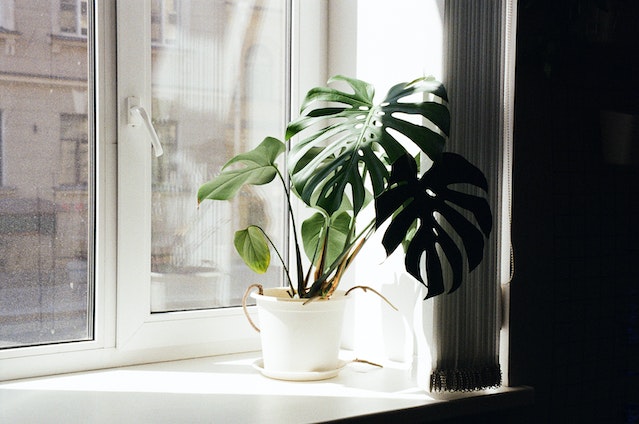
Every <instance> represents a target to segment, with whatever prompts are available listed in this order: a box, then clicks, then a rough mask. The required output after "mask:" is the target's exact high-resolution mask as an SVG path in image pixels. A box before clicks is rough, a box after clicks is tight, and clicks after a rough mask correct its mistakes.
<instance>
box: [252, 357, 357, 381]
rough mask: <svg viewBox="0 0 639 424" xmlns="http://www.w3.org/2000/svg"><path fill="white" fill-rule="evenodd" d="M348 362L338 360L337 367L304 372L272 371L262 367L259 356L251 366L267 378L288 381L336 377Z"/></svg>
mask: <svg viewBox="0 0 639 424" xmlns="http://www.w3.org/2000/svg"><path fill="white" fill-rule="evenodd" d="M347 363H348V362H346V361H339V363H338V365H337V368H335V369H332V370H326V371H306V372H293V371H273V370H267V369H265V368H264V361H263V360H262V359H261V358H260V359H258V360H256V361H255V362H253V368H255V369H256V370H258V371H259V372H260V373H261V374H262V375H263V376H265V377H268V378H274V379H276V380H288V381H317V380H327V379H329V378H333V377H336V376H337V374H339V372H340V371H341V370H342V368H344V367H345V366H346V364H347Z"/></svg>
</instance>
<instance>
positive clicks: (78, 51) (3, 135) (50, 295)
mask: <svg viewBox="0 0 639 424" xmlns="http://www.w3.org/2000/svg"><path fill="white" fill-rule="evenodd" d="M76 4H77V2H76V1H61V2H38V3H33V2H15V3H14V8H13V10H12V12H13V16H14V19H15V30H16V31H17V33H18V35H17V36H16V39H15V45H14V48H13V49H12V50H10V51H9V50H5V49H2V51H0V117H1V119H0V125H2V127H1V128H0V140H1V145H0V163H1V164H2V165H1V169H2V178H0V348H7V347H18V346H28V345H36V344H45V343H56V342H67V341H75V340H88V339H91V338H92V337H93V330H92V316H93V312H92V306H91V305H92V302H91V301H90V293H92V291H93V290H92V283H89V278H88V275H89V274H90V272H89V271H88V270H89V269H90V266H89V261H90V258H91V257H92V248H91V246H92V240H91V237H90V236H89V234H92V230H93V229H92V226H91V223H92V222H93V219H92V217H91V214H90V211H91V210H92V208H91V207H89V205H90V204H91V201H90V192H91V189H90V186H89V184H88V182H89V181H91V180H92V178H90V177H89V169H91V168H93V166H92V160H91V159H90V154H91V153H90V151H92V149H91V148H90V147H89V142H88V140H89V139H90V138H91V139H92V137H89V134H90V131H89V127H90V125H89V119H88V114H87V111H88V95H87V93H88V83H87V80H88V72H87V42H86V41H85V40H82V41H81V40H78V41H74V42H73V43H67V44H64V45H63V46H61V45H60V44H57V43H55V42H52V34H51V32H52V31H51V22H56V17H57V19H59V21H58V22H59V24H60V29H61V30H62V31H71V32H76V31H77V25H76V22H77V21H76V13H77V11H78V10H80V9H76ZM36 5H37V6H36ZM85 7H86V3H85ZM84 10H85V14H86V9H84ZM85 19H86V16H85Z"/></svg>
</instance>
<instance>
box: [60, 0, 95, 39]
mask: <svg viewBox="0 0 639 424" xmlns="http://www.w3.org/2000/svg"><path fill="white" fill-rule="evenodd" d="M88 7H89V5H88V2H87V1H85V0H60V12H59V13H60V15H59V23H60V32H61V33H63V34H69V35H77V36H83V37H86V36H87V23H88V20H87V16H88V15H87V12H88Z"/></svg>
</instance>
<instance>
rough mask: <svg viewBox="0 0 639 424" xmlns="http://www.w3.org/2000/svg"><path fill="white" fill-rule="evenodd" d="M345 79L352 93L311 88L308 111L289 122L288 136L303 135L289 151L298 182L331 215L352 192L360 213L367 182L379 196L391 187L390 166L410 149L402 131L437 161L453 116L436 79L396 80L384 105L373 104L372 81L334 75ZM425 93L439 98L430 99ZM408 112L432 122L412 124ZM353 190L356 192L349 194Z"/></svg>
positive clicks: (313, 202)
mask: <svg viewBox="0 0 639 424" xmlns="http://www.w3.org/2000/svg"><path fill="white" fill-rule="evenodd" d="M338 81H341V82H345V83H347V84H348V85H349V86H350V87H351V89H352V90H353V93H349V92H344V91H340V90H338V89H335V88H331V87H318V88H314V89H312V90H311V91H309V93H308V94H307V96H306V99H305V101H304V103H303V105H302V115H301V116H300V117H299V118H298V119H296V120H294V121H293V122H291V123H290V124H289V126H288V129H287V132H286V138H287V139H290V138H291V137H293V136H295V135H298V134H299V135H300V139H299V140H296V141H295V143H292V144H291V151H290V153H289V162H290V169H291V179H292V182H293V186H294V187H295V190H296V191H297V193H299V195H300V196H301V198H302V200H304V202H306V203H307V204H309V205H314V206H317V207H319V208H321V209H323V210H324V211H326V213H327V214H328V215H331V214H332V213H333V212H335V211H337V210H338V209H339V208H340V205H341V203H342V201H343V199H344V196H345V194H347V195H348V194H350V196H351V201H352V206H353V212H354V214H355V215H357V214H358V213H359V211H360V210H361V209H362V207H363V206H364V204H365V199H366V188H365V187H366V180H367V179H369V180H370V183H371V186H372V189H373V196H374V197H377V196H379V195H380V194H381V193H382V191H384V189H385V188H386V181H387V179H388V167H389V165H390V164H392V163H393V162H395V161H396V160H397V159H398V158H399V157H401V156H403V155H405V154H406V153H407V150H406V147H405V146H404V145H403V140H402V137H399V136H398V134H402V135H404V136H406V137H407V138H408V139H409V140H410V141H411V142H412V143H414V144H415V145H416V146H417V147H419V149H420V150H421V151H423V152H425V153H426V154H427V155H428V156H429V157H430V158H432V159H433V160H437V159H439V158H440V156H441V153H442V150H443V147H444V142H445V140H446V138H445V137H446V136H447V135H448V131H449V127H450V116H449V112H448V108H447V107H446V105H445V104H443V102H445V101H447V96H446V91H445V90H444V87H443V86H442V85H441V84H440V83H439V82H437V81H435V80H434V79H425V78H421V79H418V80H415V81H413V82H411V83H401V84H397V85H395V86H394V87H393V88H391V89H390V90H389V92H388V94H387V96H386V98H385V99H384V101H383V102H381V103H379V104H375V103H374V102H373V97H374V95H375V90H374V88H373V86H372V85H370V84H368V83H366V82H364V81H360V80H356V79H352V78H347V77H344V76H336V77H333V78H332V79H331V80H330V81H329V83H332V82H338ZM416 95H417V96H419V98H418V99H414V97H415V96H416ZM425 95H429V96H431V97H432V99H431V100H426V101H424V97H423V96H425ZM327 103H328V105H327V106H324V105H325V104H327ZM318 105H319V106H318ZM408 115H412V116H413V117H420V118H424V119H427V120H428V122H429V123H430V126H427V125H421V124H416V123H414V122H411V120H409V119H406V116H408ZM432 127H435V128H432ZM306 129H309V130H308V131H305V130H306ZM347 188H350V193H345V192H347Z"/></svg>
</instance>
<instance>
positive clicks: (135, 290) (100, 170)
mask: <svg viewBox="0 0 639 424" xmlns="http://www.w3.org/2000/svg"><path fill="white" fill-rule="evenodd" d="M292 3H293V7H292V12H291V17H290V19H291V21H292V24H293V34H294V35H293V40H294V43H292V44H291V47H289V48H291V49H292V57H293V66H292V67H293V68H294V69H297V70H300V71H301V64H305V68H304V69H303V72H294V73H293V74H292V76H293V77H292V78H291V80H292V93H293V95H292V96H293V99H295V100H296V101H295V102H294V104H293V105H292V108H294V109H296V108H297V107H298V105H299V103H300V102H299V100H298V99H300V98H301V95H302V93H305V92H306V91H307V90H308V89H309V88H310V87H312V86H316V85H319V84H322V83H323V82H324V81H326V74H325V72H324V70H325V69H326V67H325V66H324V65H322V63H325V61H326V56H325V53H326V49H325V45H324V44H323V43H324V41H323V40H325V36H324V35H323V34H325V28H324V26H323V24H322V22H323V20H322V19H317V17H318V16H322V15H323V14H324V13H325V12H324V8H325V5H324V4H322V2H308V1H300V0H295V1H292ZM118 6H119V7H118ZM95 9H96V10H95V16H96V19H95V25H96V27H95V40H93V42H92V43H91V46H90V48H91V49H95V53H96V54H95V63H93V64H92V65H91V66H92V69H93V71H94V73H95V82H94V87H93V88H94V90H93V93H92V94H91V96H92V100H94V102H93V103H92V104H93V106H92V107H91V108H90V109H93V110H94V112H95V114H96V128H95V130H96V134H97V140H98V143H97V146H96V173H97V179H96V193H95V198H96V202H97V203H96V206H95V216H96V235H95V240H96V241H95V246H96V254H95V270H94V274H95V280H96V291H95V318H94V319H95V333H94V336H95V337H94V340H89V341H82V342H74V343H65V344H55V345H43V346H33V347H24V348H18V349H7V350H2V351H0V360H1V361H2V364H3V366H2V367H0V381H2V380H7V379H15V378H23V377H32V376H38V375H46V374H51V373H62V372H72V371H80V370H89V369H95V368H104V367H112V366H122V365H130V364H135V363H141V362H153V361H163V360H173V359H182V358H189V357H197V356H206V355H215V354H223V353H233V352H242V351H252V350H257V349H259V338H258V335H257V333H255V332H254V331H253V330H252V329H251V328H250V326H248V325H246V318H245V317H244V315H243V313H242V311H241V308H225V309H220V310H204V311H188V312H174V313H161V314H151V313H150V296H149V290H150V260H149V259H150V237H151V233H150V224H151V222H150V217H151V215H150V213H149V212H150V209H149V208H150V200H151V173H152V169H151V158H152V155H151V147H150V143H149V142H141V141H140V138H144V137H145V135H144V134H140V133H138V132H137V131H135V129H133V128H130V127H128V125H126V120H127V110H126V97H128V96H137V97H138V98H139V99H140V100H141V104H142V105H143V106H144V107H145V108H147V110H150V109H151V91H150V90H151V87H150V84H147V82H148V81H150V60H151V46H152V40H151V31H150V25H151V22H150V9H151V0H144V1H136V2H131V1H129V0H106V1H96V2H95ZM116 10H117V12H116ZM142 16H146V17H149V18H148V19H146V20H145V19H142V18H141V17H142ZM301 27H303V28H304V31H301V30H300V28H301ZM118 31H119V32H120V33H119V34H118ZM125 34H126V35H125ZM116 38H117V39H119V40H120V42H119V43H117V44H116ZM123 40H131V41H130V42H126V41H123ZM116 45H117V49H116ZM318 47H319V48H318ZM116 57H117V68H116ZM140 58H145V60H144V62H143V63H140V61H139V60H140ZM296 75H299V77H298V76H296ZM140 212H142V213H140ZM141 229H144V231H145V236H143V237H142V236H140V231H141ZM116 305H117V306H116ZM250 309H252V308H250ZM251 313H254V312H253V311H251Z"/></svg>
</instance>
